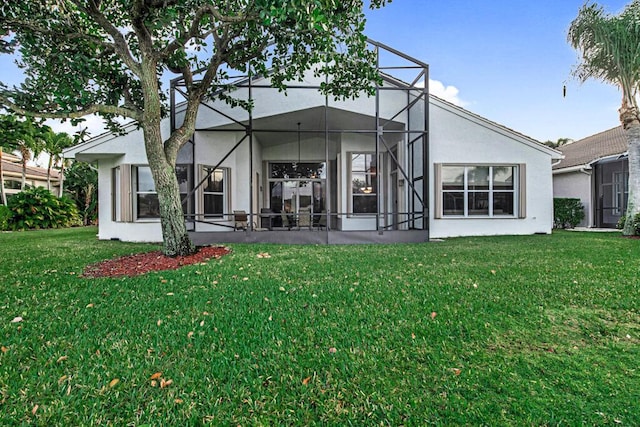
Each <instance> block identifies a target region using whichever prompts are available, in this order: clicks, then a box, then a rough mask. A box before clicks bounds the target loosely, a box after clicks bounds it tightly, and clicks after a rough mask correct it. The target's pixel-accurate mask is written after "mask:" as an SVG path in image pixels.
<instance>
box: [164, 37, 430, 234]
mask: <svg viewBox="0 0 640 427" xmlns="http://www.w3.org/2000/svg"><path fill="white" fill-rule="evenodd" d="M368 43H369V46H370V48H371V49H373V50H374V51H375V53H376V56H377V58H378V60H377V64H376V66H377V69H378V70H379V72H380V76H381V77H382V79H383V81H385V82H387V83H389V84H391V85H392V87H384V86H376V88H375V123H376V128H375V129H348V130H345V129H331V128H330V126H329V117H328V115H329V109H330V108H331V107H330V104H329V97H328V95H326V96H325V103H324V129H305V130H303V131H300V129H298V130H288V129H275V130H274V129H260V128H255V127H254V121H253V114H252V111H251V110H248V111H247V110H245V111H246V117H245V118H244V120H243V121H239V120H236V119H235V118H233V117H231V116H229V115H227V114H225V113H224V112H222V111H220V110H219V109H216V108H215V107H214V106H212V105H211V104H208V103H206V102H203V103H202V107H204V108H208V109H210V110H212V111H214V112H216V113H217V114H220V115H221V116H222V117H225V118H226V119H228V120H230V121H231V122H232V123H233V124H236V125H238V128H236V129H196V131H197V132H228V131H231V132H238V131H244V132H245V136H244V137H243V138H241V139H240V140H239V141H238V142H237V143H236V144H235V145H234V146H233V148H231V150H229V152H227V153H226V154H225V155H224V156H223V157H222V158H221V159H220V160H219V161H217V162H216V166H215V167H213V168H212V171H213V170H215V169H217V168H219V167H220V166H221V165H222V163H223V162H224V161H225V160H226V159H227V158H228V157H229V156H230V155H231V154H232V153H233V152H234V151H235V150H236V149H238V147H239V146H240V145H242V143H243V142H245V141H248V143H249V147H248V148H249V150H248V151H249V227H248V230H247V233H252V232H254V231H256V230H255V224H257V219H256V218H255V217H256V215H255V214H254V210H255V209H254V203H253V201H254V191H255V190H256V189H254V188H253V187H254V185H253V176H254V173H255V171H254V165H253V145H254V133H255V132H261V133H265V132H279V133H291V132H298V133H300V132H303V133H315V134H318V133H324V137H325V162H326V164H327V178H326V183H325V185H326V188H327V193H328V194H329V193H330V188H331V184H333V183H332V182H331V179H332V177H333V176H332V174H331V173H330V167H329V164H330V159H329V157H330V156H329V144H330V141H329V136H330V135H331V134H333V133H345V132H347V133H350V134H353V133H363V134H375V135H376V144H375V155H376V159H377V162H380V153H381V148H382V147H384V148H385V150H386V152H387V153H388V154H389V156H390V157H391V159H392V160H393V161H394V162H395V164H396V165H397V171H398V173H400V174H401V175H402V177H403V178H404V180H405V182H406V183H407V185H408V187H409V190H410V191H408V194H407V196H408V200H407V206H408V207H409V209H408V211H407V212H395V213H396V214H398V218H402V216H403V215H406V218H407V219H406V220H403V221H399V222H397V223H392V224H386V222H387V220H388V218H387V219H385V224H382V222H381V219H382V218H383V217H384V216H387V215H388V214H389V213H390V212H387V211H386V209H384V208H383V206H382V201H383V199H382V197H381V191H382V190H381V188H382V187H381V185H380V184H381V182H380V179H381V173H379V172H378V173H376V180H377V188H378V191H377V193H376V206H377V212H376V214H375V217H376V230H375V233H377V234H378V235H379V236H382V235H383V234H389V233H390V231H388V230H389V229H393V228H394V227H396V226H398V225H401V224H408V225H409V227H408V228H409V230H401V231H400V233H407V232H411V231H421V236H422V237H423V238H424V240H428V234H429V206H428V199H429V197H428V195H429V182H430V180H429V176H428V170H429V93H428V92H429V88H428V84H429V66H428V65H427V64H426V63H423V62H421V61H419V60H417V59H415V58H412V57H410V56H408V55H405V54H404V53H402V52H399V51H397V50H395V49H393V48H391V47H389V46H386V45H384V44H382V43H379V42H376V41H373V40H368ZM383 54H384V55H390V56H391V59H392V61H397V60H400V61H401V62H404V63H405V64H404V65H393V64H389V65H387V64H386V60H385V59H384V58H383ZM385 58H386V57H385ZM383 61H384V63H383ZM393 73H397V74H403V75H404V76H406V75H411V78H410V79H402V78H400V77H398V76H395V75H394V74H393ZM325 78H326V79H328V76H326V77H325ZM231 79H232V80H234V83H233V85H234V86H235V87H237V88H245V89H246V90H247V91H248V99H249V100H252V99H253V90H254V89H255V88H271V89H273V88H272V87H271V86H270V85H260V84H256V82H255V79H254V76H252V75H251V74H250V73H246V74H242V75H239V76H235V77H232V78H231ZM407 81H410V83H408V82H407ZM421 82H424V84H423V85H422V84H421ZM182 87H184V82H183V80H182V79H180V78H179V79H174V80H172V81H171V86H170V120H171V122H170V123H171V130H172V131H173V130H175V128H176V126H177V123H176V116H177V114H178V111H177V109H178V106H179V105H180V104H179V103H177V101H176V94H181V95H183V96H184V95H185V94H184V92H183V90H182ZM227 88H228V86H220V87H219V88H218V90H220V91H224V90H227ZM288 88H289V89H309V90H316V91H317V90H319V89H320V87H319V86H311V85H309V86H298V85H291V86H288ZM274 90H275V89H274ZM384 91H405V92H406V96H407V103H406V105H405V106H404V107H403V108H401V109H400V110H399V111H397V112H396V113H395V115H394V116H393V117H391V118H389V119H383V118H381V116H380V106H381V104H380V103H381V100H380V95H381V93H383V92H384ZM420 102H422V103H423V111H424V116H423V120H424V121H423V122H422V123H419V124H417V128H416V129H412V123H411V119H410V116H411V110H412V108H413V107H414V106H416V105H417V104H418V103H420ZM401 114H406V115H407V123H406V127H405V129H404V130H393V129H385V126H387V125H389V124H390V123H393V120H394V119H395V118H397V117H398V116H400V115H401ZM394 133H396V134H397V133H401V134H404V135H405V138H406V139H405V142H406V146H407V152H408V159H407V170H405V168H403V167H402V164H401V163H400V162H399V161H398V158H396V156H394V155H393V154H392V151H391V147H390V145H389V144H388V142H387V141H386V140H385V134H394ZM191 142H192V149H193V150H194V151H193V153H192V159H193V164H192V168H193V170H192V174H193V175H192V176H193V177H194V183H195V182H196V180H197V179H196V176H197V174H196V171H195V145H196V140H195V134H194V137H193V139H192V141H191ZM418 144H420V145H421V148H422V159H421V163H422V173H421V174H414V173H413V171H414V170H415V165H414V163H415V160H416V159H415V158H414V157H415V156H414V151H415V148H416V146H417V145H418ZM378 168H379V169H380V167H379V166H378ZM208 178H209V176H206V177H204V178H203V179H201V180H200V181H199V182H198V184H197V185H195V186H194V187H193V188H192V189H190V191H189V193H188V194H187V196H186V197H185V198H184V199H183V200H182V203H183V204H184V203H186V202H187V200H188V199H189V198H191V197H193V195H194V194H195V192H196V191H197V189H198V188H199V187H200V186H201V185H202V184H203V183H204V182H206V180H207V179H208ZM419 190H422V191H421V192H420V191H419ZM326 215H327V226H326V230H325V232H326V233H331V232H335V231H333V230H331V226H330V224H331V220H330V219H331V218H334V217H337V216H342V215H345V216H346V215H349V214H348V213H347V212H334V211H333V210H332V206H331V197H327V200H326ZM189 216H193V218H192V221H193V222H194V223H195V222H206V223H208V224H215V225H218V226H224V227H227V226H228V224H221V223H216V222H209V221H202V220H199V219H198V215H196V214H195V212H194V213H193V214H192V215H189V214H187V215H185V219H187V220H188V219H190V218H189ZM225 216H232V214H231V213H229V214H228V215H225ZM257 216H258V219H259V216H260V214H258V215H257ZM230 228H233V227H230ZM394 231H395V230H394ZM215 233H225V232H211V233H208V234H215ZM262 233H264V232H260V233H255V234H259V235H260V236H262V237H264V236H265V235H264V234H262ZM344 233H351V232H344ZM362 233H365V232H361V233H360V234H362ZM237 234H245V233H237ZM280 234H289V233H280ZM365 234H366V233H365ZM391 234H393V236H396V237H394V238H392V239H391V241H405V240H407V238H403V237H400V238H398V237H397V236H398V235H399V234H398V233H396V232H394V233H391ZM400 235H401V234H400ZM422 237H420V238H419V239H422ZM255 239H258V240H257V241H270V240H271V239H270V238H260V237H255V236H254V237H252V238H251V239H248V240H255ZM415 239H416V238H415V237H410V238H408V240H410V241H412V240H415ZM285 240H290V239H285ZM312 240H315V238H314V239H312ZM331 240H336V241H341V240H342V238H334V239H330V238H328V237H327V239H326V241H327V242H329V241H331ZM365 240H366V238H365ZM371 240H374V241H376V240H379V238H372V239H371Z"/></svg>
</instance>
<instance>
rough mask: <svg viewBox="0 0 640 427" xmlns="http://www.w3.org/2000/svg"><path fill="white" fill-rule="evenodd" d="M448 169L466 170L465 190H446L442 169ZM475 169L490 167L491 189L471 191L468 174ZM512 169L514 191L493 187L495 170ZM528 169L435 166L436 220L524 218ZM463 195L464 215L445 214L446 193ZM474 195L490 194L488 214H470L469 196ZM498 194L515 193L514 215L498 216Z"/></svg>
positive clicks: (478, 165)
mask: <svg viewBox="0 0 640 427" xmlns="http://www.w3.org/2000/svg"><path fill="white" fill-rule="evenodd" d="M446 167H459V168H464V182H463V190H444V189H443V180H442V169H443V168H446ZM474 167H488V168H489V188H488V189H486V190H485V189H483V190H472V189H469V180H468V172H469V169H470V168H474ZM494 167H496V168H499V167H510V168H513V169H512V170H513V172H512V176H513V178H512V179H513V190H500V189H494V188H493V187H494V186H493V168H494ZM525 173H526V168H525V165H524V164H481V163H478V164H472V163H469V164H467V163H465V164H456V163H444V164H436V165H435V174H436V178H435V184H436V218H437V219H440V218H446V219H455V218H465V219H466V218H471V219H473V218H476V219H483V218H501V219H505V218H524V217H525V213H526V208H525V200H526V199H525V185H524V183H525V180H526V175H525ZM461 192H462V194H463V203H464V208H463V213H462V214H445V212H444V200H443V199H444V195H445V194H446V193H461ZM472 193H488V209H487V212H488V213H487V214H483V215H478V214H470V213H469V194H472ZM496 193H513V213H512V214H496V213H494V211H493V209H494V207H493V202H494V194H496Z"/></svg>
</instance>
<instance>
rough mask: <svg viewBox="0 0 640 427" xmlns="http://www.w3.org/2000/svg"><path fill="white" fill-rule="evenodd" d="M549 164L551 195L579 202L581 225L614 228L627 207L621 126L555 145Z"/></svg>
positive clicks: (625, 158)
mask: <svg viewBox="0 0 640 427" xmlns="http://www.w3.org/2000/svg"><path fill="white" fill-rule="evenodd" d="M558 150H560V151H561V152H562V154H564V159H562V160H561V161H560V162H559V163H556V164H554V166H553V196H554V197H571V198H577V199H580V200H581V201H582V204H583V206H584V212H585V218H584V220H583V221H582V223H581V224H579V225H581V226H585V227H600V228H615V226H616V224H617V223H618V220H619V219H620V217H621V216H622V215H624V212H625V211H626V209H627V198H628V195H629V188H628V185H629V161H628V158H627V140H626V139H625V136H624V132H623V130H622V126H618V127H615V128H613V129H609V130H607V131H604V132H600V133H598V134H595V135H592V136H589V137H587V138H584V139H581V140H579V141H575V142H573V143H571V144H567V145H564V146H562V147H559V148H558Z"/></svg>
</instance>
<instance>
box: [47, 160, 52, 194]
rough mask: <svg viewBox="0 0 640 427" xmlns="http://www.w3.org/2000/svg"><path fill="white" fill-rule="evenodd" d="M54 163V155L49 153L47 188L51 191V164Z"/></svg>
mask: <svg viewBox="0 0 640 427" xmlns="http://www.w3.org/2000/svg"><path fill="white" fill-rule="evenodd" d="M52 163H53V155H49V163H47V190H49V191H51V165H52Z"/></svg>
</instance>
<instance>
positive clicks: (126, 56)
mask: <svg viewBox="0 0 640 427" xmlns="http://www.w3.org/2000/svg"><path fill="white" fill-rule="evenodd" d="M71 1H72V2H73V4H75V5H76V6H77V7H78V9H80V10H82V11H83V12H84V13H86V14H87V15H88V16H90V17H91V18H93V20H94V21H95V22H96V23H97V24H98V25H99V26H100V27H101V28H102V29H103V30H104V31H106V32H107V34H109V35H110V36H111V38H112V39H113V47H114V50H115V52H116V54H117V55H118V56H119V57H120V59H122V61H123V62H124V63H125V64H126V65H127V67H129V69H130V70H131V71H132V72H133V73H134V74H135V75H137V76H140V73H141V69H140V64H139V63H138V61H136V60H135V58H134V57H133V55H132V54H131V51H130V50H129V45H128V44H127V41H126V40H125V38H124V36H123V35H122V33H120V31H119V30H118V29H117V28H116V27H115V26H114V25H113V24H112V23H111V22H110V21H109V20H108V19H107V18H106V17H105V16H104V15H103V14H102V12H100V1H98V0H93V1H90V2H89V5H88V7H87V6H85V2H83V1H82V0H71Z"/></svg>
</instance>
